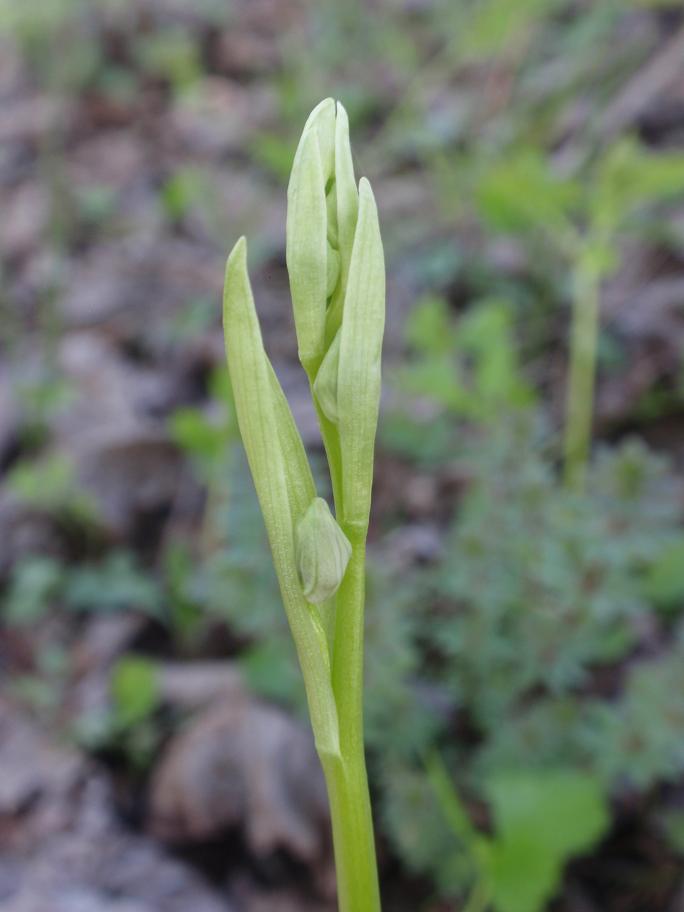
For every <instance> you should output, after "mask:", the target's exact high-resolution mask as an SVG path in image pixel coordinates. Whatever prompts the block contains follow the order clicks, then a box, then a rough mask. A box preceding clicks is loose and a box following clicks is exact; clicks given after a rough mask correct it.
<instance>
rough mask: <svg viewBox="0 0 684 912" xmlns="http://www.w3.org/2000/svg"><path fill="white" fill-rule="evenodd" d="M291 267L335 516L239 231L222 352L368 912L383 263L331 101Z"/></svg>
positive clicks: (315, 124)
mask: <svg viewBox="0 0 684 912" xmlns="http://www.w3.org/2000/svg"><path fill="white" fill-rule="evenodd" d="M287 267H288V272H289V277H290V291H291V295H292V304H293V310H294V319H295V327H296V331H297V342H298V348H299V358H300V361H301V363H302V365H303V367H304V370H305V371H306V373H307V376H308V378H309V383H310V386H311V395H312V399H313V403H314V406H315V408H316V412H317V414H318V418H319V424H320V428H321V433H322V437H323V442H324V445H325V451H326V455H327V460H328V467H329V470H330V480H331V485H332V492H333V498H334V505H335V517H334V516H333V514H332V512H331V511H330V508H329V506H328V504H327V502H326V501H325V500H323V499H322V498H320V497H318V496H317V494H316V486H315V483H314V479H313V475H312V473H311V468H310V466H309V462H308V459H307V456H306V453H305V450H304V446H303V443H302V440H301V437H300V435H299V432H298V430H297V428H296V425H295V423H294V419H293V418H292V414H291V412H290V409H289V406H288V403H287V400H286V399H285V396H284V394H283V392H282V389H281V387H280V384H279V382H278V380H277V378H276V375H275V373H274V371H273V368H272V367H271V364H270V362H269V360H268V357H267V355H266V353H265V351H264V348H263V343H262V339H261V332H260V328H259V322H258V318H257V315H256V311H255V308H254V301H253V297H252V291H251V287H250V283H249V277H248V274H247V250H246V242H245V240H244V238H241V239H240V240H239V241H238V242H237V244H236V245H235V247H234V249H233V251H232V253H231V255H230V257H229V258H228V263H227V267H226V283H225V295H224V330H225V338H226V354H227V360H228V368H229V371H230V377H231V381H232V386H233V394H234V397H235V406H236V412H237V418H238V425H239V428H240V433H241V435H242V440H243V443H244V446H245V450H246V453H247V458H248V461H249V465H250V469H251V472H252V476H253V478H254V484H255V487H256V491H257V495H258V497H259V502H260V505H261V510H262V514H263V517H264V521H265V525H266V529H267V533H268V538H269V542H270V545H271V551H272V555H273V561H274V564H275V569H276V573H277V576H278V581H279V584H280V591H281V595H282V599H283V602H284V605H285V610H286V613H287V617H288V621H289V625H290V629H291V631H292V635H293V638H294V642H295V646H296V649H297V654H298V658H299V663H300V666H301V669H302V673H303V678H304V685H305V690H306V696H307V702H308V707H309V713H310V716H311V723H312V728H313V732H314V738H315V742H316V748H317V750H318V754H319V756H320V759H321V763H322V766H323V770H324V773H325V777H326V782H327V786H328V796H329V800H330V808H331V816H332V824H333V841H334V846H335V860H336V867H337V880H338V898H339V908H340V910H341V912H374V910H378V909H379V908H380V896H379V888H378V877H377V866H376V861H375V848H374V836H373V825H372V817H371V808H370V799H369V794H368V782H367V776H366V766H365V758H364V745H363V639H364V603H365V554H366V536H367V532H368V521H369V514H370V506H371V485H372V478H373V453H374V444H375V433H376V426H377V418H378V407H379V400H380V355H381V347H382V337H383V331H384V320H385V272H384V257H383V248H382V241H381V238H380V229H379V224H378V216H377V209H376V206H375V200H374V198H373V194H372V191H371V188H370V184H369V183H368V181H367V180H366V179H365V178H362V179H361V181H360V183H359V186H358V189H357V186H356V182H355V179H354V170H353V165H352V157H351V148H350V144H349V125H348V120H347V114H346V112H345V110H344V108H343V107H342V105H341V104H339V103H338V104H335V102H334V101H333V100H332V99H326V100H325V101H323V102H321V103H320V104H319V105H318V106H317V107H316V108H315V109H314V111H313V112H312V113H311V115H310V117H309V119H308V121H307V123H306V126H305V127H304V131H303V133H302V137H301V140H300V142H299V146H298V148H297V152H296V154H295V160H294V164H293V167H292V174H291V177H290V183H289V188H288V213H287Z"/></svg>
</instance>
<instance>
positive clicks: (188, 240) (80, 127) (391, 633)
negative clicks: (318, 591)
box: [0, 0, 684, 912]
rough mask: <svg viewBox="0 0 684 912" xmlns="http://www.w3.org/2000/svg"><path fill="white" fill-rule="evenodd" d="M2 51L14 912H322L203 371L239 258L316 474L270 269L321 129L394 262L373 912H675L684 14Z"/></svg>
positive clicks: (311, 431)
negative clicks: (333, 113)
mask: <svg viewBox="0 0 684 912" xmlns="http://www.w3.org/2000/svg"><path fill="white" fill-rule="evenodd" d="M0 44H1V47H0V97H1V98H2V105H1V106H0V137H1V138H2V142H1V143H0V194H1V209H0V211H1V212H2V216H1V217H0V279H1V281H0V317H1V318H0V346H1V347H0V468H1V470H2V476H1V478H0V584H1V586H2V589H1V602H0V611H1V616H0V621H1V624H0V680H1V681H2V696H1V697H0V732H1V737H0V766H1V767H2V769H3V784H2V788H0V821H1V824H2V825H1V826H0V846H1V847H2V853H1V854H0V897H1V901H2V908H3V909H7V910H10V912H17V910H19V909H22V910H24V909H26V908H40V909H41V910H48V912H52V910H59V912H62V910H66V912H72V910H76V909H81V908H87V909H88V910H89V912H90V910H92V912H114V910H119V909H121V908H122V907H124V906H125V907H126V908H129V907H131V908H135V909H136V910H138V909H141V910H145V912H156V910H159V909H162V908H163V909H164V910H167V909H168V910H171V912H174V910H176V909H178V910H179V912H180V910H185V909H188V908H192V909H193V910H199V912H205V910H206V912H219V910H223V912H229V910H234V912H259V910H282V912H287V910H293V912H294V910H297V912H301V910H305V912H327V910H331V909H334V907H335V906H334V886H333V879H332V867H331V847H330V844H329V837H328V821H327V819H326V804H325V793H324V789H323V783H322V779H321V777H320V770H319V769H318V766H317V762H316V758H315V754H313V748H312V744H311V740H310V735H309V733H308V729H307V727H306V725H305V723H304V719H305V713H304V705H303V691H302V686H301V683H300V679H299V674H298V670H297V667H296V663H295V659H294V652H293V647H292V645H291V642H290V638H289V633H288V631H287V627H286V621H285V617H284V614H283V612H282V608H281V605H280V600H279V596H278V589H277V584H276V581H275V577H274V574H273V572H272V569H271V561H270V557H269V554H268V549H267V545H266V541H265V533H264V529H263V523H262V520H261V518H260V515H259V511H258V508H257V503H256V498H255V495H254V491H253V489H252V486H251V482H250V480H249V473H248V471H247V467H246V464H245V461H244V456H243V453H242V449H241V445H240V443H239V438H238V432H237V425H236V419H235V413H234V408H233V404H232V398H231V392H230V389H229V385H228V381H227V377H226V372H225V370H224V368H223V342H222V338H221V334H220V328H219V318H220V306H219V300H220V289H221V283H222V279H223V267H224V261H225V254H226V252H227V250H228V249H229V247H230V246H232V244H233V242H234V241H235V240H236V239H237V237H239V236H240V235H241V234H243V233H244V234H248V235H249V236H250V239H251V243H250V258H251V262H250V271H251V274H252V279H253V282H254V285H255V296H256V299H257V301H258V302H259V309H260V317H261V320H262V325H263V328H264V335H265V341H266V346H267V348H268V350H269V353H270V355H271V358H272V360H273V362H274V364H275V366H276V368H277V370H278V373H279V376H280V377H281V380H282V384H283V387H284V389H285V392H286V394H287V396H288V399H289V401H290V402H291V403H292V406H293V411H294V413H295V417H296V419H297V422H298V424H299V427H300V429H301V432H302V436H303V438H304V440H305V443H306V444H307V447H308V448H309V450H310V452H312V453H313V455H314V457H315V456H316V452H318V454H319V458H320V456H322V451H321V448H320V440H319V438H318V431H317V427H316V421H315V416H314V415H313V413H312V411H311V409H310V406H309V400H308V390H307V387H306V378H305V376H304V374H303V372H302V371H301V368H300V367H299V365H298V363H297V357H296V343H295V335H294V328H293V326H292V325H291V323H290V316H289V314H290V313H291V308H290V306H289V300H288V288H287V274H286V271H285V262H284V249H285V238H284V231H283V227H282V226H283V225H284V223H285V217H284V216H285V182H286V179H287V175H288V173H289V171H290V167H291V164H292V157H293V154H294V149H295V145H296V142H297V140H298V137H299V133H300V131H301V124H302V123H303V121H304V119H305V117H306V115H307V114H308V112H309V111H310V110H311V108H312V107H313V106H314V105H315V104H316V103H317V102H318V101H319V99H320V98H322V97H325V96H326V95H331V96H334V97H339V98H340V99H341V100H342V102H343V103H344V105H345V107H346V108H347V110H348V112H349V115H350V121H351V130H352V134H353V136H354V148H355V151H356V158H357V160H356V162H355V166H356V171H357V173H358V174H359V175H362V174H366V175H368V177H369V178H370V179H371V180H372V182H373V186H374V189H375V192H376V197H377V200H378V207H379V210H380V217H381V223H382V232H383V238H384V241H385V247H386V255H387V272H388V288H387V291H388V294H387V310H388V330H387V341H386V347H385V365H386V367H385V375H384V398H383V405H382V410H381V421H380V429H379V435H380V439H379V444H378V452H377V463H376V473H375V474H376V482H375V491H374V501H373V502H374V512H373V515H372V518H371V520H372V521H371V530H370V536H369V552H370V554H369V564H370V566H369V575H370V579H369V592H368V608H367V642H368V646H367V663H366V665H367V669H366V679H367V681H366V683H367V686H366V727H367V740H368V765H369V774H370V779H371V791H372V793H373V803H374V809H375V816H376V828H377V831H378V843H379V845H378V849H379V861H380V869H381V880H382V891H383V898H384V905H385V907H386V908H387V909H388V910H392V912H394V910H397V912H403V910H404V909H406V910H409V909H410V910H415V909H421V910H425V912H451V910H460V909H467V910H469V912H477V910H479V912H483V910H496V912H540V910H552V912H594V910H602V912H643V910H646V909H648V910H653V912H677V910H679V909H680V908H681V904H682V901H683V897H684V696H683V694H684V626H683V625H684V620H683V616H682V611H683V609H684V523H683V519H684V482H683V479H684V443H683V441H684V436H683V434H682V415H683V414H684V361H683V355H684V322H683V320H684V317H683V313H684V311H683V310H682V308H683V306H684V15H683V14H682V10H681V5H680V4H678V3H675V2H669V3H668V2H657V0H598V2H589V0H586V2H584V0H576V2H570V0H517V2H516V3H510V2H508V0H460V2H453V0H450V2H447V0H444V2H440V0H402V2H399V0H376V2H374V3H360V2H355V0H351V2H344V3H342V2H333V0H322V2H319V3H317V4H314V5H311V4H307V3H304V2H299V0H249V2H246V0H240V2H235V3H232V4H225V3H223V2H220V3H219V2H214V0H203V2H197V3H193V4H182V3H179V2H175V0H140V2H136V3H133V2H125V0H101V2H98V3H95V2H87V0H41V2H40V3H37V4H31V3H24V4H17V3H14V2H10V0H0ZM589 429H591V436H589ZM314 472H316V466H315V465H314ZM320 475H321V478H322V477H323V475H322V472H321V473H320ZM319 489H320V490H323V488H322V486H320V485H319Z"/></svg>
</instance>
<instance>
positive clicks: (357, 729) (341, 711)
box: [322, 528, 380, 912]
mask: <svg viewBox="0 0 684 912" xmlns="http://www.w3.org/2000/svg"><path fill="white" fill-rule="evenodd" d="M344 531H345V534H346V535H347V537H348V538H349V540H350V542H351V543H352V556H351V559H350V561H349V566H348V568H347V572H346V574H345V577H344V580H343V581H342V585H341V586H340V588H339V590H338V592H337V603H336V605H337V607H336V621H335V645H334V654H333V690H334V693H335V700H336V703H337V712H338V718H339V726H340V757H325V756H324V757H322V762H323V769H324V772H325V777H326V782H327V786H328V797H329V800H330V813H331V816H332V827H333V842H334V846H335V867H336V870H337V893H338V905H339V912H380V890H379V887H378V873H377V864H376V860H375V840H374V836H373V819H372V815H371V806H370V798H369V793H368V778H367V775H366V761H365V757H364V749H363V626H364V625H363V616H364V603H365V551H366V547H365V533H363V534H360V533H359V532H358V531H357V530H353V529H349V528H345V529H344Z"/></svg>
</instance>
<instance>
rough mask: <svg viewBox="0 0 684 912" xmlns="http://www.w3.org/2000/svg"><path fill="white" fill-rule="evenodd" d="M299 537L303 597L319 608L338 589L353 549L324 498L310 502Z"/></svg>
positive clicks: (301, 521) (298, 533)
mask: <svg viewBox="0 0 684 912" xmlns="http://www.w3.org/2000/svg"><path fill="white" fill-rule="evenodd" d="M296 537H297V566H298V569H299V579H300V582H301V584H302V591H303V593H304V597H305V598H306V600H307V601H308V602H311V603H312V604H314V605H320V604H322V603H323V602H325V601H326V600H327V599H329V598H330V597H331V596H333V595H334V594H335V593H336V592H337V590H338V589H339V586H340V583H341V582H342V578H343V577H344V574H345V571H346V569H347V564H348V563H349V558H350V557H351V551H352V548H351V545H350V543H349V540H348V539H347V536H346V535H345V534H344V532H343V531H342V529H340V527H339V526H338V524H337V522H336V521H335V517H334V516H333V515H332V513H331V512H330V508H329V507H328V504H327V503H326V502H325V501H324V500H323V498H322V497H316V498H314V499H313V500H312V501H311V504H310V506H309V508H308V509H307V511H306V513H305V514H304V516H303V517H302V518H301V520H300V521H299V523H298V525H297V532H296Z"/></svg>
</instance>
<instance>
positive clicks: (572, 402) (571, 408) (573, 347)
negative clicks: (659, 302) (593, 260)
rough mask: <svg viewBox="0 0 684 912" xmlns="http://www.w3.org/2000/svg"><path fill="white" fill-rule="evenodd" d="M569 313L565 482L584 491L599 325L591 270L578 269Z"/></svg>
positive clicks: (594, 277) (596, 280) (595, 279)
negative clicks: (570, 326)
mask: <svg viewBox="0 0 684 912" xmlns="http://www.w3.org/2000/svg"><path fill="white" fill-rule="evenodd" d="M575 285H576V291H575V300H574V303H573V312H572V329H571V339H570V373H569V377H568V388H567V400H566V420H565V440H564V454H565V482H566V484H567V485H568V487H570V488H573V489H574V490H577V491H582V490H583V489H584V483H585V476H586V469H587V462H588V459H589V448H590V443H591V425H592V417H593V410H594V384H595V376H596V350H597V341H598V323H599V278H598V275H597V272H596V270H595V269H590V268H588V267H585V268H582V267H581V266H580V267H578V270H577V274H576V282H575Z"/></svg>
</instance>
